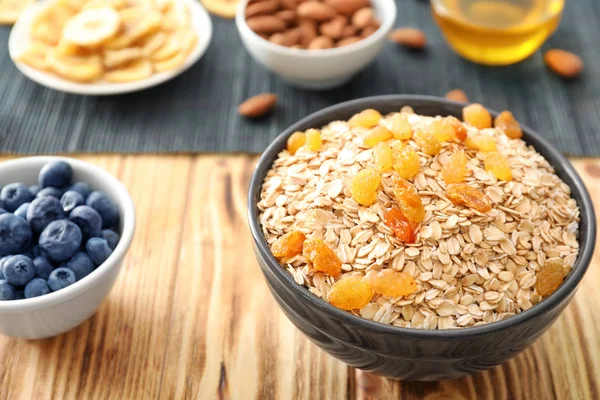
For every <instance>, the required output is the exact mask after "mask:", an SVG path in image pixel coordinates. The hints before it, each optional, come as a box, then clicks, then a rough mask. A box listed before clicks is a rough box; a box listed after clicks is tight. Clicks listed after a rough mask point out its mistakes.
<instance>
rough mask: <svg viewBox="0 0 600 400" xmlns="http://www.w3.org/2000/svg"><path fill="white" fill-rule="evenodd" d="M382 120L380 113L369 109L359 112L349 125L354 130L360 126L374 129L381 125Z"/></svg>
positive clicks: (349, 121)
mask: <svg viewBox="0 0 600 400" xmlns="http://www.w3.org/2000/svg"><path fill="white" fill-rule="evenodd" d="M380 119H381V114H380V113H379V111H376V110H373V109H370V108H369V109H366V110H363V111H361V112H359V113H358V114H354V115H353V116H352V118H350V120H348V123H349V124H350V126H351V127H353V128H355V127H358V126H360V127H362V128H372V127H374V126H375V125H377V124H378V123H379V120H380Z"/></svg>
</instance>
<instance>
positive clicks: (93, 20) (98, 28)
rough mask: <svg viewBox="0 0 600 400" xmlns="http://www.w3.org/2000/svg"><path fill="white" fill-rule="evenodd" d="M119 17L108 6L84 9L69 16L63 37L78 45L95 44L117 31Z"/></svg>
mask: <svg viewBox="0 0 600 400" xmlns="http://www.w3.org/2000/svg"><path fill="white" fill-rule="evenodd" d="M120 24H121V17H120V16H119V14H118V13H117V12H116V11H115V10H113V9H112V8H110V7H104V8H92V9H89V10H84V11H82V12H80V13H79V14H77V15H76V16H74V17H73V18H71V19H70V20H69V22H67V25H66V26H65V28H64V30H63V37H64V38H65V39H66V40H67V41H69V42H70V43H73V44H77V45H79V46H95V45H98V44H100V43H102V42H103V41H105V40H106V39H108V38H110V37H112V36H114V35H115V33H117V31H118V30H119V27H120Z"/></svg>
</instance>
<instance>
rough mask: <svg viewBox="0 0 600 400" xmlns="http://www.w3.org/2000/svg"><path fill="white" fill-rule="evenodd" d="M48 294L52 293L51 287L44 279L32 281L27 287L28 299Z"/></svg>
mask: <svg viewBox="0 0 600 400" xmlns="http://www.w3.org/2000/svg"><path fill="white" fill-rule="evenodd" d="M48 293H50V286H48V282H46V280H45V279H42V278H35V279H32V280H31V282H29V283H28V284H27V285H26V286H25V298H26V299H31V298H32V297H39V296H43V295H45V294H48Z"/></svg>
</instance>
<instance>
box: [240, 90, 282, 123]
mask: <svg viewBox="0 0 600 400" xmlns="http://www.w3.org/2000/svg"><path fill="white" fill-rule="evenodd" d="M276 103H277V95H276V94H274V93H261V94H257V95H256V96H252V97H250V98H249V99H247V100H246V101H244V102H243V103H242V104H240V105H239V106H238V113H239V114H240V115H241V116H243V117H247V118H257V117H261V116H263V115H265V114H266V113H268V112H269V111H271V110H272V109H273V107H275V104H276Z"/></svg>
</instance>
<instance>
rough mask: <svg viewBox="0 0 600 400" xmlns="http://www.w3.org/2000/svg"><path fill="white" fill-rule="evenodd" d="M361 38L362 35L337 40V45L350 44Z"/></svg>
mask: <svg viewBox="0 0 600 400" xmlns="http://www.w3.org/2000/svg"><path fill="white" fill-rule="evenodd" d="M361 40H362V38H361V37H360V36H350V37H347V38H344V39H342V40H340V41H339V42H337V47H342V46H348V45H349V44H352V43H356V42H360V41H361Z"/></svg>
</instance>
